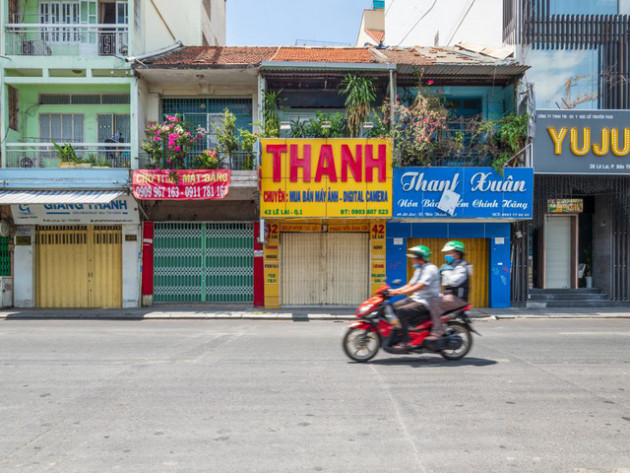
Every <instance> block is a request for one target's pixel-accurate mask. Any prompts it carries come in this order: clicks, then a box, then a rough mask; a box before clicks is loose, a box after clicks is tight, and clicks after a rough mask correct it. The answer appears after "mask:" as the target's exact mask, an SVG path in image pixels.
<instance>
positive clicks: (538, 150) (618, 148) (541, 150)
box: [534, 110, 630, 174]
mask: <svg viewBox="0 0 630 473" xmlns="http://www.w3.org/2000/svg"><path fill="white" fill-rule="evenodd" d="M534 170H535V172H536V173H540V174H630V111H627V110H538V111H537V112H536V137H535V139H534Z"/></svg>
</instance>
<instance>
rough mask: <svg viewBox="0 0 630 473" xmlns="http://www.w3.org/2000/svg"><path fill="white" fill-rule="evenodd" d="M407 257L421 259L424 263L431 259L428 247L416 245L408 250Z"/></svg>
mask: <svg viewBox="0 0 630 473" xmlns="http://www.w3.org/2000/svg"><path fill="white" fill-rule="evenodd" d="M407 256H408V257H409V258H422V259H423V260H425V261H429V260H430V259H431V250H430V249H429V247H428V246H424V245H418V246H414V247H413V248H410V249H409V253H407Z"/></svg>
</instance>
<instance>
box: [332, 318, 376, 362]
mask: <svg viewBox="0 0 630 473" xmlns="http://www.w3.org/2000/svg"><path fill="white" fill-rule="evenodd" d="M341 345H342V347H343V351H344V352H345V354H346V355H348V357H349V358H350V359H351V360H354V361H356V362H359V363H365V362H367V361H370V360H371V359H372V358H374V357H375V356H376V354H377V353H378V350H379V348H380V347H381V337H380V336H379V334H377V333H375V332H372V331H369V330H365V329H361V328H358V327H350V328H349V329H348V331H347V332H346V334H345V335H344V337H343V341H342V342H341Z"/></svg>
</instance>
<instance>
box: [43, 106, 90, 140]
mask: <svg viewBox="0 0 630 473" xmlns="http://www.w3.org/2000/svg"><path fill="white" fill-rule="evenodd" d="M83 122H84V116H83V115H82V114H71V113H42V114H40V115H39V138H40V140H41V141H43V142H53V141H55V142H57V143H69V142H73V143H82V142H83Z"/></svg>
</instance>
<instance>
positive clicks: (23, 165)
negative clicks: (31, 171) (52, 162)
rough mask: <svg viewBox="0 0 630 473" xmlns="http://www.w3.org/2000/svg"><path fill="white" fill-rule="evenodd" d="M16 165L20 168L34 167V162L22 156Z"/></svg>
mask: <svg viewBox="0 0 630 473" xmlns="http://www.w3.org/2000/svg"><path fill="white" fill-rule="evenodd" d="M18 164H19V166H20V167H21V168H32V167H35V162H34V161H33V158H29V157H28V156H22V157H21V158H20V160H19V162H18Z"/></svg>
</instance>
